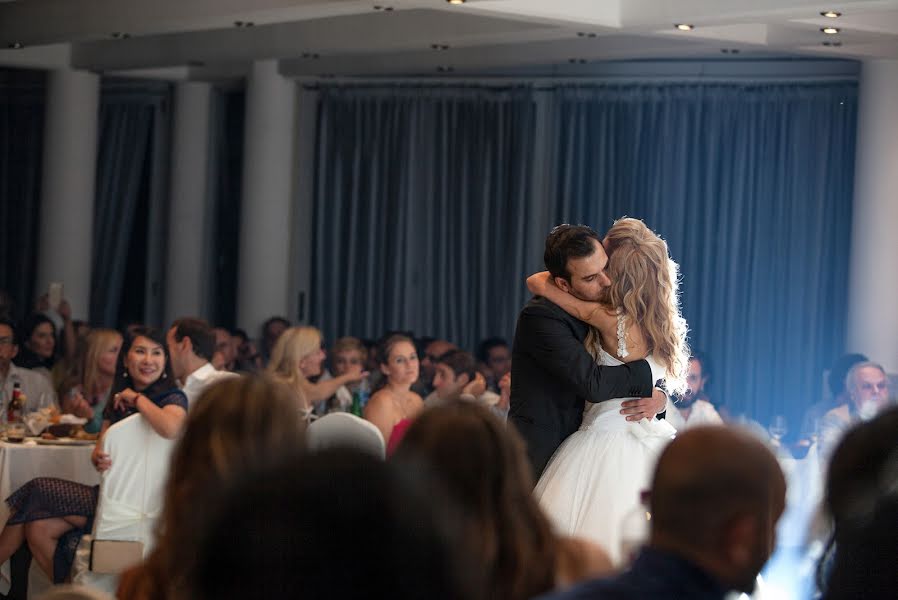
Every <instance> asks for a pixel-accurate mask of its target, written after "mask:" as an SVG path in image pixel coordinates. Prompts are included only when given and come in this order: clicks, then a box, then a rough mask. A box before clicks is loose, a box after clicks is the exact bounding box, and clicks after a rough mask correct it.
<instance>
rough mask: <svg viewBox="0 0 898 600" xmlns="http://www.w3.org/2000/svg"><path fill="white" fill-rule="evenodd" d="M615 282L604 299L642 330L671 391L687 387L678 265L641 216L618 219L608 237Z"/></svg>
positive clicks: (684, 325) (687, 347)
mask: <svg viewBox="0 0 898 600" xmlns="http://www.w3.org/2000/svg"><path fill="white" fill-rule="evenodd" d="M605 251H606V252H607V253H608V277H610V278H611V285H610V286H609V287H608V288H606V290H605V298H604V301H605V302H606V303H607V304H609V305H611V306H613V307H615V308H617V309H619V310H620V311H621V313H622V314H623V315H624V316H625V317H627V318H628V319H630V320H631V322H633V323H635V324H636V325H638V326H639V327H640V329H641V330H642V333H643V335H644V336H645V339H646V343H647V344H648V348H649V350H650V351H651V353H652V355H653V356H654V357H655V360H657V361H658V363H659V364H660V365H661V366H663V367H664V369H665V371H666V374H667V376H666V388H667V391H668V392H669V393H672V394H681V393H683V392H685V391H686V389H687V385H686V372H687V370H688V367H689V346H688V344H687V343H686V333H687V331H688V327H687V326H686V320H685V319H684V318H683V317H682V316H681V315H680V298H679V267H678V266H677V263H675V262H674V261H673V260H671V258H670V255H669V254H668V250H667V243H666V242H665V241H664V240H663V239H661V238H660V237H659V236H658V235H657V234H655V232H653V231H652V230H651V229H649V228H648V227H646V224H645V223H643V222H642V221H640V220H639V219H631V218H627V217H624V218H622V219H618V220H617V221H615V223H614V225H613V226H612V227H611V229H609V230H608V235H607V236H606V237H605Z"/></svg>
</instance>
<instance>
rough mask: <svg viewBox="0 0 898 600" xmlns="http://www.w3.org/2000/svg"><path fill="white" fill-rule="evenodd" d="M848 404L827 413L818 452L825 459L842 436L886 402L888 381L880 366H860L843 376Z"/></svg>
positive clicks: (868, 418)
mask: <svg viewBox="0 0 898 600" xmlns="http://www.w3.org/2000/svg"><path fill="white" fill-rule="evenodd" d="M845 389H846V390H847V392H848V400H849V401H848V403H847V404H843V405H841V406H837V407H836V408H834V409H832V410H830V411H829V412H828V413H826V415H825V416H824V417H823V423H822V424H821V426H820V451H821V454H822V455H823V456H824V457H828V456H829V455H830V454H831V453H832V451H833V449H834V448H835V446H836V444H838V443H839V440H841V439H842V436H843V435H844V434H845V432H846V431H847V430H848V429H849V428H850V427H851V426H852V425H855V424H856V423H858V422H860V421H869V420H870V419H872V418H873V417H875V416H876V415H877V414H878V413H879V412H880V411H881V410H882V409H884V408H885V407H886V406H887V404H888V402H889V378H888V376H887V375H886V371H885V369H883V368H882V365H879V364H877V363H874V362H861V363H857V364H855V365H854V366H853V367H851V369H849V370H848V375H846V376H845Z"/></svg>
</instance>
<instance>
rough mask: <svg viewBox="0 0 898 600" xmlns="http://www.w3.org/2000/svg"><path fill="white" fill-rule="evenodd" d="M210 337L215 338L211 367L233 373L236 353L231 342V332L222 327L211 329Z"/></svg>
mask: <svg viewBox="0 0 898 600" xmlns="http://www.w3.org/2000/svg"><path fill="white" fill-rule="evenodd" d="M212 335H214V336H215V353H214V354H213V355H212V361H211V362H212V365H213V366H214V367H215V368H216V369H218V370H219V371H233V370H234V361H235V360H236V359H237V352H236V348H235V347H234V342H233V341H231V332H230V331H228V330H227V329H225V328H224V327H213V328H212Z"/></svg>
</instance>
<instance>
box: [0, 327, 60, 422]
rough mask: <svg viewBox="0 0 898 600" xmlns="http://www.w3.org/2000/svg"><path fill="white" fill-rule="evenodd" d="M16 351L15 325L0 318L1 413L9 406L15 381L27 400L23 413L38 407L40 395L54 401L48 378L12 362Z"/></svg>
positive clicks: (54, 395)
mask: <svg viewBox="0 0 898 600" xmlns="http://www.w3.org/2000/svg"><path fill="white" fill-rule="evenodd" d="M18 352H19V345H18V344H17V343H16V334H15V326H14V325H13V323H12V321H9V320H8V319H0V403H2V406H0V410H2V411H3V414H6V411H7V409H8V408H9V400H10V398H12V392H13V389H14V388H15V385H16V384H17V383H18V384H19V388H20V389H21V390H22V393H24V394H25V399H26V402H27V405H26V406H25V407H24V409H23V411H22V413H23V414H25V413H29V412H31V411H33V410H37V409H38V408H40V404H41V402H40V400H41V397H43V398H45V399H48V403H51V404H52V403H55V402H56V392H54V391H53V386H51V385H50V380H49V379H47V378H46V377H44V376H43V375H41V374H39V373H37V372H36V371H32V370H31V369H24V368H22V367H18V366H16V365H15V364H14V363H13V359H15V357H16V355H17V354H18Z"/></svg>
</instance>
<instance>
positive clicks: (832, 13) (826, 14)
mask: <svg viewBox="0 0 898 600" xmlns="http://www.w3.org/2000/svg"><path fill="white" fill-rule="evenodd" d="M820 16H822V17H828V18H830V19H837V18H839V17H841V16H842V13H840V12H836V11H834V10H825V11H823V12H822V13H820Z"/></svg>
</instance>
